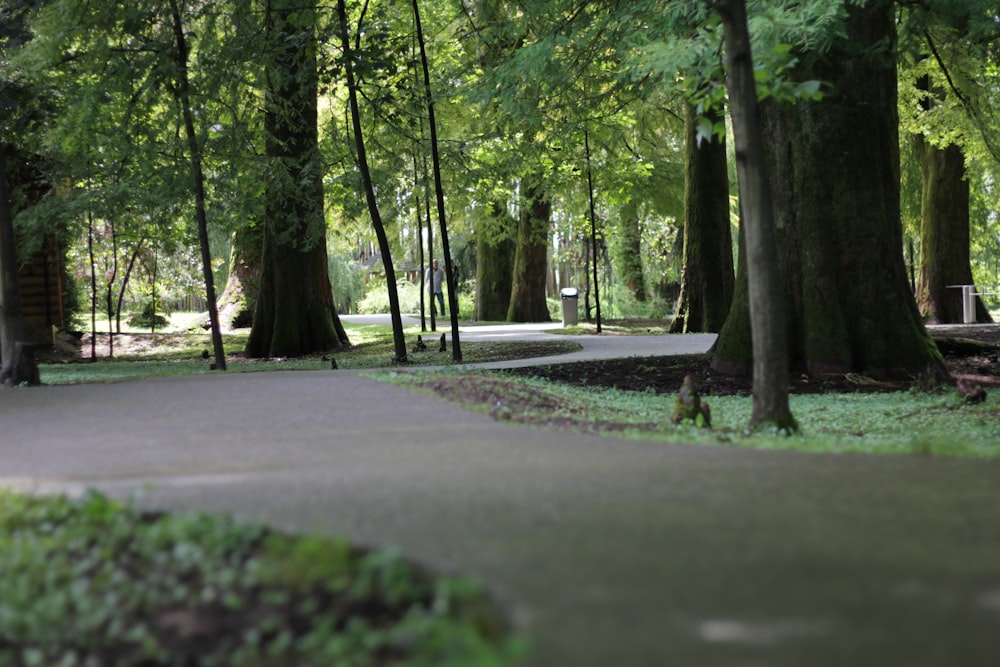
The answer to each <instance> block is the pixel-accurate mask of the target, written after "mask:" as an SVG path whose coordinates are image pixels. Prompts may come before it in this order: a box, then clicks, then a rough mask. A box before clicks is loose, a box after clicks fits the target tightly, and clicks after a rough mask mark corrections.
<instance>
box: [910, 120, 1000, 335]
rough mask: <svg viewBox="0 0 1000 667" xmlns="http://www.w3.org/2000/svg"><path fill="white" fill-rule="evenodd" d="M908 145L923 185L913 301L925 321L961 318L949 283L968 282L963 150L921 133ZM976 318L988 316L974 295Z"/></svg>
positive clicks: (958, 296) (987, 319)
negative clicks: (941, 145) (936, 143)
mask: <svg viewBox="0 0 1000 667" xmlns="http://www.w3.org/2000/svg"><path fill="white" fill-rule="evenodd" d="M913 146H914V149H915V150H914V152H915V153H916V156H917V159H918V161H919V162H920V174H921V183H922V187H923V192H922V195H921V198H920V273H919V279H918V283H917V304H918V306H919V308H920V314H921V315H922V316H923V317H924V319H926V320H927V321H929V322H933V323H940V324H943V323H947V322H962V321H964V320H963V312H962V292H961V290H959V289H955V288H954V287H953V286H954V285H971V284H972V283H973V279H972V268H971V265H970V261H969V181H968V180H967V179H966V174H965V153H964V152H963V151H962V149H961V148H960V147H959V146H957V145H955V144H952V145H950V146H948V147H947V148H937V147H936V146H932V145H931V144H929V143H928V142H927V140H926V139H925V138H924V137H923V136H922V135H914V137H913ZM976 321H977V322H992V321H993V319H992V318H991V317H990V314H989V311H988V310H987V309H986V306H985V305H984V304H983V302H982V300H981V299H979V298H978V297H977V298H976Z"/></svg>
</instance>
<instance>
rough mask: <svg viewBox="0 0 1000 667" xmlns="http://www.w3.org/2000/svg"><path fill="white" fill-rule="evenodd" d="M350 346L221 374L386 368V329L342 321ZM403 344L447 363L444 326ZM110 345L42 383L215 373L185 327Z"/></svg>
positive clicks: (522, 349) (466, 359) (201, 337)
mask: <svg viewBox="0 0 1000 667" xmlns="http://www.w3.org/2000/svg"><path fill="white" fill-rule="evenodd" d="M345 329H346V330H347V334H348V338H349V339H350V341H351V347H350V348H348V349H346V350H342V351H339V352H336V353H332V354H330V355H320V354H315V355H308V356H304V357H300V358H294V359H266V360H254V359H245V358H241V357H232V356H230V357H229V358H228V359H227V361H226V367H227V372H236V373H249V372H261V371H275V370H282V371H308V370H312V371H318V370H330V367H331V364H330V361H329V359H324V357H325V356H330V357H333V358H335V359H336V361H337V368H339V369H375V368H391V367H394V366H396V365H397V364H396V363H395V361H394V357H395V349H394V346H393V340H392V329H391V327H389V326H384V325H360V324H345ZM444 331H447V332H448V350H447V351H446V352H439V351H438V343H437V336H439V335H440V333H441V332H444ZM404 332H405V335H406V341H407V346H408V357H407V363H406V366H408V367H409V366H440V365H450V364H453V363H454V362H453V357H452V341H451V335H450V329H439V331H438V332H437V333H434V334H431V333H425V334H424V338H425V339H426V340H427V348H428V349H427V350H426V351H424V352H414V351H413V350H412V345H413V343H414V341H416V337H417V335H418V334H420V333H421V332H420V328H419V326H410V327H406V328H404ZM248 335H249V334H248V333H246V332H240V333H233V334H224V335H223V347H224V349H225V350H226V351H227V353H228V354H230V355H231V354H232V353H234V352H239V351H242V350H243V349H244V348H245V347H246V343H247V337H248ZM125 340H126V339H124V338H123V339H122V341H121V342H122V344H121V345H120V346H119V347H118V348H116V350H117V351H116V353H115V357H114V358H106V357H105V358H100V357H99V358H98V359H97V360H96V361H90V360H89V348H84V349H83V350H82V353H83V355H84V356H85V359H83V360H80V361H74V362H73V363H40V364H39V372H40V375H41V379H42V382H43V383H44V384H50V385H64V384H87V383H101V382H122V381H126V380H139V379H143V378H150V377H165V376H176V375H203V374H207V373H213V372H217V371H212V370H210V364H211V363H212V361H213V360H212V359H203V358H202V355H203V353H204V352H205V351H208V352H209V353H211V351H212V343H211V338H210V336H209V334H208V333H201V332H196V333H192V332H190V331H186V332H168V333H163V334H157V335H156V336H152V335H150V334H139V333H132V334H129V338H128V341H129V342H128V344H127V347H126V346H125V343H124V341H125ZM461 347H462V362H463V363H481V362H488V361H500V360H506V359H518V358H524V357H528V356H547V355H554V354H564V353H567V352H572V351H574V350H578V349H580V345H579V344H577V343H572V342H566V341H547V342H532V343H522V342H481V343H468V342H463V343H462V346H461Z"/></svg>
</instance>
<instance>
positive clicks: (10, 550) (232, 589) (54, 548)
mask: <svg viewBox="0 0 1000 667" xmlns="http://www.w3.org/2000/svg"><path fill="white" fill-rule="evenodd" d="M0 592H2V594H0V665H12V666H24V667H107V666H111V665H114V666H116V667H133V666H135V667H139V666H142V667H160V666H162V667H172V666H176V665H185V666H188V667H202V666H204V667H208V666H219V667H222V666H227V667H264V666H267V667H293V666H294V667H329V666H331V665H345V666H347V665H351V666H359V667H361V666H368V665H371V666H375V665H413V666H417V665H421V666H428V667H430V666H432V665H435V666H437V665H452V666H454V667H459V666H482V667H488V666H500V665H508V664H512V663H513V662H514V660H515V658H516V656H517V654H518V653H519V652H520V649H519V648H518V647H517V646H516V643H515V642H514V641H512V640H511V639H510V638H509V635H508V634H507V632H506V628H505V626H504V623H503V621H502V617H501V616H500V615H499V614H498V612H497V609H496V607H494V606H493V605H492V604H491V603H490V601H489V599H488V598H487V596H486V595H485V594H484V593H483V592H482V591H481V590H480V589H479V588H478V587H477V586H476V585H474V584H472V583H470V582H468V581H465V580H462V579H458V578H445V577H434V576H432V575H430V574H429V573H428V572H426V571H425V570H422V569H420V568H418V567H416V566H414V565H413V564H411V563H409V562H407V561H405V560H404V559H403V558H401V557H400V556H399V555H397V554H395V553H393V552H389V551H377V552H367V551H361V550H358V549H355V548H353V547H351V546H350V545H349V544H348V543H346V542H344V541H343V540H340V539H336V538H330V537H315V536H291V535H287V534H284V533H279V532H276V531H274V530H271V529H269V528H266V527H264V526H261V525H256V524H249V523H241V522H238V521H236V520H234V519H231V518H227V517H222V516H211V515H204V514H185V515H166V514H150V513H144V512H140V511H138V510H136V509H135V508H134V507H133V506H132V505H131V504H122V503H119V502H115V501H112V500H109V499H108V498H106V497H104V496H101V495H98V494H90V495H88V496H87V497H86V498H84V499H83V500H82V501H80V502H74V501H71V500H68V499H66V498H62V497H41V496H22V495H17V494H14V493H11V492H6V491H2V490H0Z"/></svg>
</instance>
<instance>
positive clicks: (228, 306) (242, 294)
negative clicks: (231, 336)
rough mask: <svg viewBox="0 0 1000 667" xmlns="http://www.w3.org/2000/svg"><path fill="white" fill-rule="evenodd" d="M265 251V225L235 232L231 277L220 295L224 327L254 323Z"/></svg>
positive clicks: (232, 327) (220, 311)
mask: <svg viewBox="0 0 1000 667" xmlns="http://www.w3.org/2000/svg"><path fill="white" fill-rule="evenodd" d="M263 250H264V228H263V226H262V225H253V226H246V227H241V228H240V229H237V230H236V232H235V233H234V234H233V249H232V251H231V252H230V255H229V277H228V278H227V279H226V288H225V289H224V290H223V291H222V296H221V297H219V321H220V323H221V325H222V327H223V328H224V329H243V328H246V327H249V326H251V325H252V324H253V314H254V310H255V309H256V307H257V295H258V293H259V291H260V273H261V263H262V260H263Z"/></svg>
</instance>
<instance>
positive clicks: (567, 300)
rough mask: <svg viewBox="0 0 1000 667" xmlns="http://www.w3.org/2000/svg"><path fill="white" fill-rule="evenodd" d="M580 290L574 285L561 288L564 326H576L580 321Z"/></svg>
mask: <svg viewBox="0 0 1000 667" xmlns="http://www.w3.org/2000/svg"><path fill="white" fill-rule="evenodd" d="M579 304H580V291H579V290H578V289H576V288H575V287H564V288H562V323H563V326H564V327H572V326H576V324H577V323H578V322H579V321H580V310H579V308H580V305H579Z"/></svg>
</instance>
